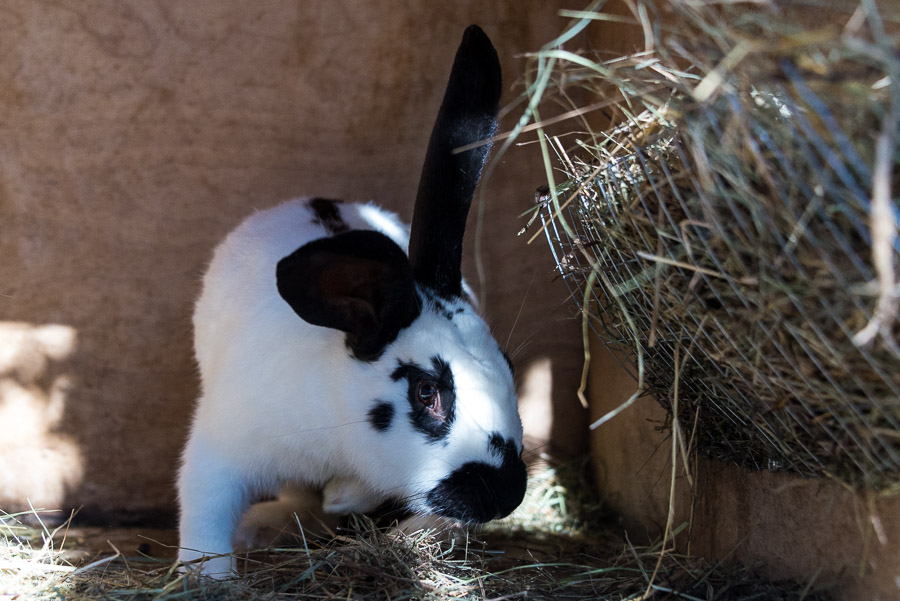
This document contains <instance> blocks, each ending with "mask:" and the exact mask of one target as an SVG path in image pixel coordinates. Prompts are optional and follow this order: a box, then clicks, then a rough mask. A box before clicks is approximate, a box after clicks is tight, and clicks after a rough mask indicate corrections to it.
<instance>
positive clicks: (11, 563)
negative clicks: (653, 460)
mask: <svg viewBox="0 0 900 601" xmlns="http://www.w3.org/2000/svg"><path fill="white" fill-rule="evenodd" d="M583 473H584V472H583V471H582V470H576V471H572V469H571V468H570V469H569V475H570V476H571V474H583ZM563 480H565V481H567V482H569V483H573V482H575V480H573V479H572V478H571V477H566V478H562V479H561V478H560V477H559V475H558V473H557V472H556V471H554V470H549V469H547V470H543V471H540V472H539V473H538V474H537V475H536V476H533V477H532V478H531V480H530V482H529V495H528V497H527V499H526V503H525V505H524V506H523V507H522V508H520V510H518V511H517V512H516V513H515V514H514V515H513V516H511V517H510V518H508V519H507V520H505V521H504V522H503V523H499V524H496V525H494V526H492V527H491V528H488V529H486V530H483V531H480V532H478V533H475V532H470V533H467V534H459V535H458V536H457V537H456V538H455V540H452V541H448V540H446V537H442V536H440V535H439V534H440V533H435V532H418V533H415V534H411V535H404V534H399V533H397V532H394V531H391V530H385V529H378V528H375V527H374V526H373V525H372V523H371V522H369V521H366V520H364V519H362V518H360V519H358V520H357V521H356V523H355V527H354V528H353V529H351V530H347V531H342V532H339V533H338V534H337V536H335V537H334V538H333V539H331V540H327V541H322V542H316V543H313V542H312V541H308V542H307V543H304V542H303V541H302V540H301V539H298V540H297V546H296V547H285V548H278V549H269V550H267V551H265V552H259V553H254V554H251V555H249V556H245V557H243V558H242V563H243V565H244V576H243V578H242V579H240V580H236V581H230V582H217V581H213V580H210V579H207V578H203V577H196V576H185V575H182V574H179V573H178V572H177V570H176V569H175V568H176V566H175V564H174V560H172V559H159V558H152V557H147V556H146V555H141V554H140V553H139V552H138V551H137V550H136V549H137V547H135V548H134V549H129V548H126V547H124V546H121V547H117V548H115V549H113V550H111V551H110V550H107V552H106V553H104V554H102V555H101V556H100V557H99V558H96V559H94V558H92V559H94V561H92V562H89V563H87V564H86V565H83V566H81V567H78V568H76V567H74V566H73V565H71V564H69V563H68V561H67V560H66V557H67V555H66V549H67V548H69V549H71V547H72V546H73V544H74V545H75V546H77V536H76V535H75V533H74V532H72V533H68V538H66V536H67V529H66V527H65V526H63V527H61V528H59V529H58V530H57V531H55V532H51V531H49V530H47V529H46V528H40V527H38V528H30V527H26V526H23V525H22V524H21V523H20V522H19V521H18V520H17V519H16V516H8V515H5V514H0V599H2V600H3V601H7V600H10V601H11V600H12V599H29V600H31V599H34V600H41V601H43V600H50V599H54V600H55V599H68V600H72V601H81V600H86V599H92V600H100V601H123V600H147V601H150V600H159V601H175V600H180V601H201V600H203V601H206V600H213V599H245V600H247V601H262V600H270V601H271V600H325V599H373V600H374V599H378V600H388V599H392V600H396V599H423V600H426V599H427V600H434V601H448V600H451V599H495V600H498V601H499V600H500V599H510V600H512V599H547V600H555V601H561V600H564V599H597V600H599V601H605V600H610V601H620V600H624V599H632V600H637V599H642V598H647V599H651V598H652V599H681V600H688V601H698V600H703V601H714V600H720V601H749V600H751V599H756V600H760V599H767V600H771V601H781V600H792V601H794V600H796V601H799V600H801V599H806V600H807V601H818V600H821V601H824V600H825V599H826V596H825V594H824V593H822V592H817V591H816V589H815V588H814V587H813V584H815V586H816V587H818V586H820V584H821V583H807V584H797V583H780V584H773V583H770V582H766V581H764V580H762V579H760V578H759V577H758V576H757V575H756V574H754V572H753V571H752V570H750V569H747V568H745V567H742V566H723V565H712V564H709V563H706V562H705V561H703V560H698V559H692V558H691V559H689V558H686V557H683V556H680V555H677V554H675V553H666V554H664V555H662V556H661V554H660V548H661V545H657V546H654V547H636V546H633V545H631V544H630V543H628V542H627V541H622V539H621V538H619V537H618V536H616V535H615V534H613V531H612V530H611V529H610V527H609V525H606V524H604V523H603V522H600V521H596V520H598V516H599V515H600V514H599V513H598V505H597V503H596V500H594V499H591V498H590V497H589V496H587V495H585V494H584V490H587V489H584V490H581V491H579V495H580V496H579V495H575V496H571V495H569V494H567V493H566V489H565V487H563V486H562V483H561V482H562V481H563ZM582 482H583V481H582ZM573 490H575V489H574V488H573ZM585 520H594V521H593V522H592V523H589V522H587V521H585ZM172 552H173V554H174V550H172ZM660 560H661V561H660ZM658 561H659V569H658V570H654V568H655V567H656V565H657V562H658ZM645 594H647V597H644V595H645Z"/></svg>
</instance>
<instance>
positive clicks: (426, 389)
mask: <svg viewBox="0 0 900 601" xmlns="http://www.w3.org/2000/svg"><path fill="white" fill-rule="evenodd" d="M416 398H418V399H419V402H421V403H422V404H423V405H425V406H426V407H431V406H432V405H434V404H435V403H438V402H440V400H441V393H440V391H439V390H438V387H437V386H435V384H434V382H429V381H428V380H424V381H422V382H419V383H418V384H417V385H416Z"/></svg>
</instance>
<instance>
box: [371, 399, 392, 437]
mask: <svg viewBox="0 0 900 601" xmlns="http://www.w3.org/2000/svg"><path fill="white" fill-rule="evenodd" d="M393 420H394V406H393V405H391V404H390V403H387V402H385V401H377V402H376V403H375V406H374V407H372V408H371V409H370V410H369V423H370V424H372V427H373V428H375V429H376V430H378V431H379V432H384V431H385V430H387V429H388V428H390V427H391V422H392V421H393Z"/></svg>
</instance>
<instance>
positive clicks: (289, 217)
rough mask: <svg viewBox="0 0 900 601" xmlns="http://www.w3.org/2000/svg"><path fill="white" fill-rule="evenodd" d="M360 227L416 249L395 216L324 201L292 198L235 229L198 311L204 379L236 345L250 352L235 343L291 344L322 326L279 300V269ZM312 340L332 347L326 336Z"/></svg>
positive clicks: (206, 282)
mask: <svg viewBox="0 0 900 601" xmlns="http://www.w3.org/2000/svg"><path fill="white" fill-rule="evenodd" d="M360 229H365V230H376V231H380V232H382V233H383V234H385V235H387V236H388V237H389V238H391V239H392V240H393V241H394V242H396V243H397V244H398V245H399V246H400V248H402V249H404V251H405V250H406V249H407V248H408V246H409V230H408V226H407V225H406V224H404V223H403V222H402V221H400V219H399V217H397V215H395V214H394V213H391V212H389V211H385V210H384V209H381V208H379V207H377V206H375V205H373V204H368V203H353V202H341V201H336V200H329V199H322V198H301V199H295V200H290V201H287V202H285V203H282V204H280V205H276V206H274V207H272V208H269V209H265V210H262V211H258V212H256V213H254V214H252V215H250V216H249V217H247V218H246V219H245V220H244V221H243V222H242V223H241V224H240V225H239V226H238V227H237V228H235V229H234V230H233V231H232V232H231V233H230V234H229V235H228V236H227V237H226V238H225V240H224V241H223V242H222V243H221V244H220V245H219V246H218V247H217V248H216V251H215V254H214V255H213V259H212V262H211V263H210V265H209V269H208V270H207V272H206V275H205V276H204V279H203V290H202V292H201V294H200V297H199V298H198V300H197V305H196V307H195V311H194V343H195V344H194V348H195V351H196V355H197V361H198V363H199V366H200V373H201V377H202V378H203V379H204V380H207V379H208V374H212V373H213V372H215V371H217V367H221V365H220V364H221V362H222V361H221V359H222V357H221V355H223V354H224V353H227V352H228V350H229V348H231V349H233V350H246V349H245V348H243V347H240V346H238V347H235V345H230V344H227V343H226V342H227V341H231V340H235V339H241V338H243V339H246V340H248V341H249V340H253V339H257V338H259V339H261V340H263V341H264V340H266V339H268V340H273V339H283V338H284V336H285V334H286V333H289V332H294V333H296V334H297V335H299V336H301V337H302V335H303V332H302V330H304V329H308V328H312V327H314V326H311V325H309V324H308V323H306V322H304V321H302V320H298V319H297V318H296V314H295V313H294V312H293V310H292V309H291V308H290V306H288V305H287V304H286V303H285V302H284V301H283V300H282V299H281V297H280V296H279V295H278V290H277V286H276V276H275V269H276V265H277V264H278V261H280V260H281V259H283V258H284V257H286V256H288V255H290V254H291V253H292V252H294V251H295V250H297V248H299V247H301V246H303V245H304V244H306V243H308V242H311V241H312V240H315V239H318V238H323V237H327V236H331V235H334V234H337V233H341V232H344V231H349V230H360ZM241 330H245V331H244V332H243V335H241ZM246 330H252V331H246ZM236 336H237V338H236ZM333 336H334V337H339V336H340V334H339V333H337V332H334V333H333ZM309 341H310V343H317V342H318V343H320V344H323V343H325V342H326V341H325V340H324V338H323V337H317V338H315V340H312V339H310V340H309ZM339 347H340V345H338V348H339ZM323 348H325V347H323ZM332 348H334V347H332ZM256 350H258V351H260V352H262V351H264V350H265V349H256Z"/></svg>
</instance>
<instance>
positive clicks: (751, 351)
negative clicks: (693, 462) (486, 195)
mask: <svg viewBox="0 0 900 601" xmlns="http://www.w3.org/2000/svg"><path fill="white" fill-rule="evenodd" d="M690 16H691V18H694V17H696V15H693V14H692V15H690ZM682 17H684V15H682ZM755 18H756V19H761V18H762V17H761V16H760V15H755ZM857 18H859V17H857ZM735 22H740V21H739V20H738V21H735ZM758 24H759V21H757V26H758ZM707 25H708V23H707ZM870 25H871V22H870ZM707 31H708V28H707ZM685 37H688V34H687V33H685ZM862 38H863V39H867V40H869V46H867V48H868V49H869V50H871V48H873V47H874V48H877V47H878V44H877V43H876V42H873V41H872V40H873V39H874V38H873V37H872V36H870V35H869V36H862ZM884 39H887V40H889V42H890V43H887V45H886V46H883V47H886V48H888V49H889V50H886V51H884V52H882V53H881V54H878V53H875V52H860V48H859V46H858V44H856V43H855V42H854V43H849V42H848V40H847V38H846V36H845V37H843V38H841V37H840V36H835V37H830V38H826V37H824V36H823V38H822V40H821V41H820V42H819V45H815V44H813V45H809V44H807V45H806V46H804V47H803V52H802V53H796V52H792V53H781V54H779V55H778V56H773V55H772V54H771V53H768V54H765V57H764V58H765V61H760V62H758V63H757V64H752V65H748V63H750V61H748V60H745V61H744V64H745V65H748V69H749V72H751V73H752V77H747V73H748V72H746V71H745V72H743V73H742V72H740V71H737V70H736V71H735V72H733V73H730V74H726V75H723V74H722V73H721V72H720V75H721V77H720V79H721V81H722V82H723V83H722V84H721V85H720V86H719V87H718V88H717V90H716V91H715V93H713V94H709V95H708V97H707V98H704V99H703V100H702V101H698V93H697V90H698V89H702V85H703V84H702V82H704V81H708V79H709V78H704V77H703V76H704V75H705V74H706V73H708V72H710V71H712V69H709V71H706V72H704V71H703V69H698V70H697V71H696V76H695V77H692V78H687V77H685V78H682V77H681V76H680V75H679V76H678V77H673V76H672V73H673V72H674V71H666V72H663V71H662V70H660V71H659V73H658V74H657V75H658V76H659V78H660V79H661V80H662V81H663V82H666V81H669V82H671V81H673V80H677V82H676V83H675V84H671V83H670V84H669V88H668V89H669V91H670V92H671V95H669V96H665V97H664V102H660V103H658V104H657V105H656V106H652V107H651V108H650V110H646V111H643V112H639V113H637V114H635V113H634V112H627V111H625V110H623V113H624V114H625V117H626V118H624V119H622V120H621V121H624V122H623V124H622V125H620V126H618V127H616V128H614V129H610V130H609V131H607V132H606V133H605V134H603V135H602V136H594V144H593V145H590V144H585V143H583V142H582V143H579V144H578V145H577V146H575V147H573V148H572V149H564V148H563V147H562V145H561V144H557V148H558V152H557V155H558V158H559V162H558V165H561V166H562V169H563V171H565V174H566V177H567V180H566V181H565V182H564V183H563V184H560V185H559V186H557V187H556V190H555V191H556V192H557V194H556V196H557V198H558V200H557V202H556V204H554V203H551V202H549V197H545V202H544V203H543V208H542V209H541V211H542V212H541V219H542V221H543V224H544V232H545V234H546V238H547V241H548V242H549V245H550V249H551V251H552V252H553V256H554V258H555V260H556V263H557V266H558V271H559V274H560V275H561V277H562V279H563V280H564V281H565V282H566V283H567V285H568V286H569V288H570V290H571V292H572V297H573V300H574V301H575V302H577V303H578V304H579V305H580V306H583V307H584V308H585V309H586V312H587V314H589V315H590V316H591V324H592V326H593V327H594V329H595V330H596V331H597V333H598V334H599V335H600V337H601V339H602V340H603V341H604V342H605V344H606V345H607V346H608V347H609V348H610V349H611V350H613V351H614V354H615V355H616V356H617V357H618V358H619V359H620V360H621V361H622V363H623V364H624V365H625V366H626V367H627V368H628V369H630V370H631V371H632V373H633V374H634V375H635V376H637V375H638V366H641V367H642V368H643V369H642V370H641V371H642V375H643V377H642V383H643V385H644V387H645V389H646V390H647V392H649V393H653V394H655V395H656V397H657V398H658V400H660V402H662V403H663V404H664V405H665V406H667V407H669V408H671V404H672V401H673V387H674V386H673V385H674V384H675V381H676V378H677V380H678V383H679V386H678V403H679V416H680V419H681V420H682V421H683V423H682V425H683V427H684V431H685V432H689V433H694V443H695V444H696V446H697V448H698V449H700V450H701V451H703V452H704V453H706V454H708V455H712V456H714V457H718V458H721V459H725V460H729V461H734V462H738V463H740V464H742V465H745V466H748V467H752V468H756V469H772V470H783V471H788V472H791V473H796V474H801V475H806V476H823V475H826V476H831V477H834V478H836V479H839V480H841V481H843V482H846V483H849V484H852V485H854V486H862V487H868V488H873V489H878V490H892V489H894V490H896V489H897V486H898V483H900V347H898V343H897V340H898V338H900V336H898V334H900V327H898V321H897V320H896V319H895V317H896V313H897V301H896V299H897V296H898V286H897V283H896V282H897V280H896V277H895V265H897V264H900V242H898V238H897V236H896V224H897V222H898V221H900V217H898V216H900V208H898V200H897V198H896V197H895V196H892V191H893V193H894V194H896V191H897V190H898V189H900V172H898V170H897V169H895V168H894V165H896V164H898V160H900V147H898V123H900V117H898V115H900V109H898V103H900V94H898V92H897V87H898V80H897V74H900V67H898V64H900V59H898V54H897V52H896V44H895V43H894V42H895V41H896V40H893V39H892V38H884ZM884 39H883V40H882V41H884ZM682 40H683V38H682ZM666 41H669V42H670V43H669V47H670V48H671V47H672V43H671V40H667V39H660V40H659V43H660V45H663V43H664V42H666ZM676 47H679V48H681V50H682V52H681V58H682V59H683V58H684V57H685V56H686V55H690V56H691V57H692V58H693V59H694V60H697V55H696V54H690V53H688V52H687V51H685V50H684V48H685V46H677V44H676ZM721 54H727V52H725V51H722V52H720V55H721ZM810 56H813V57H814V58H820V59H821V60H820V61H819V62H818V63H817V64H816V65H813V66H811V65H810V64H809V62H808V59H809V57H810ZM652 58H654V57H652V56H648V55H647V54H646V53H644V54H642V55H640V56H639V57H635V58H634V59H633V60H631V61H619V62H618V64H617V65H615V66H614V67H613V66H609V65H608V64H607V65H604V66H603V68H601V69H594V71H595V73H594V74H593V76H596V72H598V71H599V72H602V74H603V80H604V85H606V84H607V83H608V82H610V81H612V82H613V83H615V84H616V85H615V86H613V88H612V89H613V90H614V93H615V94H619V95H620V96H621V97H622V98H624V99H625V100H622V101H621V104H623V105H627V106H628V107H629V108H630V106H631V105H630V104H628V102H627V98H628V97H632V98H633V97H635V96H638V95H639V94H635V92H634V91H635V90H636V89H639V88H640V87H641V86H640V85H638V83H641V84H645V89H646V86H648V85H650V84H652V86H650V87H652V88H653V89H654V90H655V91H656V92H657V93H656V97H659V96H660V95H659V93H658V91H659V83H660V82H659V81H657V80H654V79H653V77H654V75H646V74H641V73H640V72H639V71H640V70H641V69H646V66H647V64H653V62H652V60H650V59H652ZM719 58H721V56H719ZM676 62H677V61H676ZM708 63H709V64H712V65H721V62H720V61H718V60H712V59H710V60H709V61H708ZM656 64H657V65H660V64H661V62H657V63H656ZM815 67H817V68H815ZM567 77H569V78H571V77H573V75H572V73H571V72H570V73H569V74H568V75H567ZM685 80H687V84H685ZM698 82H701V83H700V84H698ZM604 93H606V94H612V92H609V89H607V91H606V92H604ZM646 104H647V103H645V105H646ZM598 139H599V140H602V142H599V143H598V142H597V140H598Z"/></svg>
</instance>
